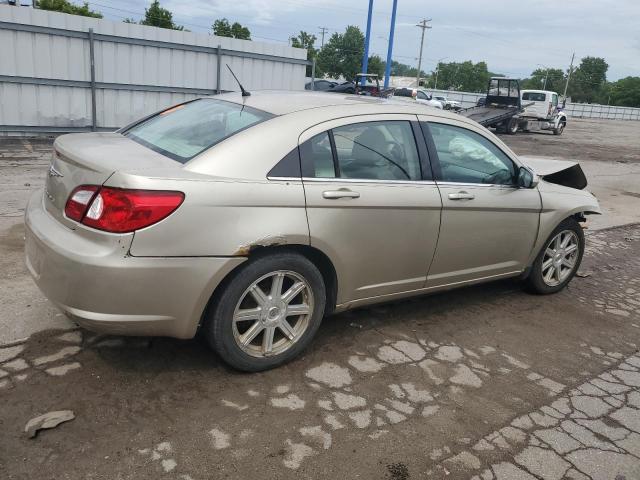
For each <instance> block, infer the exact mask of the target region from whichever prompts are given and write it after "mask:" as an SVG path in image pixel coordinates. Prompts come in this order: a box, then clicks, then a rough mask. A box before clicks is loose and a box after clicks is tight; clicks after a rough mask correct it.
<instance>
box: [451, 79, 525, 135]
mask: <svg viewBox="0 0 640 480" xmlns="http://www.w3.org/2000/svg"><path fill="white" fill-rule="evenodd" d="M479 103H480V102H479ZM522 111H523V109H522V105H521V103H520V82H519V81H518V79H515V78H504V77H492V78H491V79H490V80H489V85H488V87H487V97H486V99H485V101H484V103H483V104H482V105H476V106H475V107H469V108H463V109H462V110H460V111H459V112H458V113H460V115H463V116H465V117H467V118H470V119H471V120H475V121H476V122H478V123H479V124H480V125H482V126H484V127H487V128H490V127H492V128H495V129H496V130H498V131H502V132H507V133H516V131H517V130H518V116H519V115H520V114H521V113H522Z"/></svg>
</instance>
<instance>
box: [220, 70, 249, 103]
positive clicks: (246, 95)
mask: <svg viewBox="0 0 640 480" xmlns="http://www.w3.org/2000/svg"><path fill="white" fill-rule="evenodd" d="M225 65H226V66H227V68H228V69H229V71H230V72H231V75H233V78H235V79H236V82H238V86H239V87H240V91H241V92H242V96H243V97H250V96H251V92H249V91H247V90H245V89H244V87H243V86H242V84H241V83H240V80H238V77H236V74H235V73H233V70H231V67H230V66H229V64H228V63H225Z"/></svg>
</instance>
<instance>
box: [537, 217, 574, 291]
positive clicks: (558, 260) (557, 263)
mask: <svg viewBox="0 0 640 480" xmlns="http://www.w3.org/2000/svg"><path fill="white" fill-rule="evenodd" d="M579 248H580V241H579V240H578V235H577V234H576V232H574V231H573V230H563V231H562V232H560V233H558V234H557V235H556V236H555V237H553V238H552V239H551V241H550V242H549V244H548V245H547V248H546V249H545V252H544V257H543V258H542V269H541V270H542V280H543V281H544V283H545V284H546V285H548V286H550V287H555V286H557V285H560V284H561V283H562V282H564V281H565V280H566V279H567V278H568V277H569V276H570V275H571V273H572V272H573V270H574V268H575V266H576V261H577V259H578V254H579Z"/></svg>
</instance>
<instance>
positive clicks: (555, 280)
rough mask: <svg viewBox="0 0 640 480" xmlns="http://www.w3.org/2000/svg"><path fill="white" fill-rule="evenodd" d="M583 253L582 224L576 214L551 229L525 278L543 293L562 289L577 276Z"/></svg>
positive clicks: (531, 289) (529, 285)
mask: <svg viewBox="0 0 640 480" xmlns="http://www.w3.org/2000/svg"><path fill="white" fill-rule="evenodd" d="M574 246H575V248H574ZM583 254H584V232H583V231H582V227H581V226H580V224H579V223H578V222H577V221H576V220H575V219H574V218H567V219H565V220H563V221H562V222H561V223H560V225H558V226H557V227H556V228H555V229H554V230H553V232H551V235H549V238H548V239H547V241H546V242H545V243H544V245H543V246H542V250H541V251H540V253H539V254H538V256H537V257H536V259H535V260H534V262H533V265H532V267H531V272H530V273H529V276H528V277H527V279H526V280H525V286H526V289H527V290H528V291H529V292H531V293H536V294H539V295H548V294H550V293H556V292H559V291H560V290H562V289H563V288H564V287H566V286H567V284H568V283H569V282H570V281H571V279H573V277H574V276H575V274H576V272H577V271H578V268H579V267H580V262H582V256H583Z"/></svg>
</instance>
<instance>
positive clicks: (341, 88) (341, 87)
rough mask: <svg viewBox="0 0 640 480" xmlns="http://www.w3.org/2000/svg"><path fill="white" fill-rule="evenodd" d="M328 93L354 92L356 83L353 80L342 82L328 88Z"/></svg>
mask: <svg viewBox="0 0 640 480" xmlns="http://www.w3.org/2000/svg"><path fill="white" fill-rule="evenodd" d="M327 92H329V93H356V84H355V83H353V82H342V83H339V84H337V85H335V86H334V87H333V88H331V89H330V90H327Z"/></svg>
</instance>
